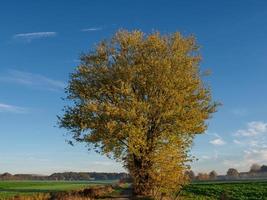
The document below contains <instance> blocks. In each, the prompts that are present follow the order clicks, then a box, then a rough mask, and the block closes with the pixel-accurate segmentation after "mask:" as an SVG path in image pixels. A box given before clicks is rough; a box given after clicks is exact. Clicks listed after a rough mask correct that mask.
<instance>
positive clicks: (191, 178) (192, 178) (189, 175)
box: [185, 170, 195, 180]
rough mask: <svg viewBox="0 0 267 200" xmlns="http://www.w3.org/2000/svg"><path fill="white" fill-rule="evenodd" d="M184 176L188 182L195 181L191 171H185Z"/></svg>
mask: <svg viewBox="0 0 267 200" xmlns="http://www.w3.org/2000/svg"><path fill="white" fill-rule="evenodd" d="M185 174H186V175H187V177H188V178H189V179H190V180H194V179H195V173H194V171H193V170H189V171H186V172H185Z"/></svg>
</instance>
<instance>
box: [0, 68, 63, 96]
mask: <svg viewBox="0 0 267 200" xmlns="http://www.w3.org/2000/svg"><path fill="white" fill-rule="evenodd" d="M0 81H2V82H9V83H17V84H21V85H26V86H31V87H34V88H39V89H45V90H50V91H59V90H63V89H64V88H65V86H66V84H65V83H64V82H62V81H58V80H54V79H50V78H48V77H45V76H43V75H40V74H33V73H30V72H22V71H18V70H9V71H8V72H7V74H6V75H5V76H0Z"/></svg>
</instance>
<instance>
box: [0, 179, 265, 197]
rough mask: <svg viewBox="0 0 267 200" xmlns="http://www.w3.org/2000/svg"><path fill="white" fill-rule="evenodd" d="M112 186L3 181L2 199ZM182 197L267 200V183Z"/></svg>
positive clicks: (194, 189)
mask: <svg viewBox="0 0 267 200" xmlns="http://www.w3.org/2000/svg"><path fill="white" fill-rule="evenodd" d="M110 183H114V181H90V182H74V181H73V182H71V181H68V182H67V181H65V182H64V181H1V182H0V200H4V199H8V198H9V197H12V196H15V195H32V194H36V193H46V192H59V191H69V190H77V189H82V188H85V187H90V186H94V185H103V184H110ZM179 196H180V197H181V199H183V200H219V199H225V200H226V199H227V200H265V199H266V200H267V182H266V181H242V182H199V183H193V184H190V185H188V186H186V187H185V188H184V189H183V191H182V192H181V194H180V195H179Z"/></svg>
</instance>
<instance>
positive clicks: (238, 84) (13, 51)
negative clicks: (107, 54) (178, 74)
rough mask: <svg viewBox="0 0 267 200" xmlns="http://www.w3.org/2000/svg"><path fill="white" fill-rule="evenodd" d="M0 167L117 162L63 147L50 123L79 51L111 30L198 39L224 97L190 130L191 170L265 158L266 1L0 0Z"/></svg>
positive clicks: (42, 169) (69, 167)
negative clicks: (199, 129) (199, 127)
mask: <svg viewBox="0 0 267 200" xmlns="http://www.w3.org/2000/svg"><path fill="white" fill-rule="evenodd" d="M0 24H1V29H0V173H2V172H6V171H9V172H11V173H38V174H49V173H52V172H55V171H58V172H60V171H107V172H111V171H122V170H123V168H122V167H121V166H120V164H119V163H115V162H113V161H111V160H109V159H107V158H105V157H104V156H100V155H97V154H95V153H94V152H88V151H87V150H86V148H85V147H84V146H83V145H76V146H74V147H72V146H69V145H68V144H67V143H66V142H65V140H66V139H68V137H67V136H64V134H65V130H60V129H58V128H57V127H56V125H57V124H56V123H57V118H56V115H58V114H60V113H61V109H62V107H63V105H64V102H63V101H62V100H61V97H64V96H65V95H64V90H63V88H64V87H65V85H66V82H67V80H68V76H69V73H71V72H72V71H73V70H74V68H75V66H77V65H78V64H79V55H80V54H81V53H83V52H88V51H89V50H90V49H92V48H93V47H94V44H96V43H97V42H98V41H100V40H102V39H105V38H110V37H111V36H112V34H113V33H114V32H115V31H116V30H118V29H120V28H124V29H128V30H133V29H141V30H142V31H144V32H147V33H149V32H151V31H153V30H159V31H160V32H162V33H169V32H175V31H180V32H181V33H183V34H184V35H189V34H194V35H195V36H196V38H197V41H198V43H199V44H200V45H201V54H202V55H203V61H202V63H201V69H203V70H204V69H211V71H212V76H211V77H209V78H207V79H206V82H207V83H208V84H210V85H211V87H212V90H213V96H214V99H215V100H218V101H220V102H222V103H223V106H222V107H220V109H219V112H217V113H216V114H214V117H213V119H211V120H210V121H209V129H208V131H207V133H206V134H204V135H200V136H198V137H197V138H196V140H195V144H194V146H193V150H192V154H193V155H194V156H196V157H197V158H198V159H199V160H198V161H195V162H194V163H193V169H194V170H195V171H196V172H199V171H205V172H208V171H211V170H212V169H215V170H216V171H217V172H219V173H222V174H223V173H225V171H226V170H227V169H228V168H229V167H235V168H237V169H238V170H239V171H244V170H248V168H249V166H250V165H251V164H252V163H259V164H267V115H266V114H267V103H266V102H267V92H266V89H267V79H266V74H267V45H266V44H267V37H266V35H267V26H266V24H267V2H266V1H263V0H262V1H261V0H257V1H252V0H250V1H249V0H245V1H243V0H242V1H241V0H240V1H238V0H235V1H230V0H229V1H214V0H212V1H209V0H205V1H197V0H195V1H193V0H191V1H186V0H184V1H182V0H180V1H174V0H173V1H172V0H167V1H163V0H162V1H160V0H154V1H152V0H147V1H141V0H135V1H130V0H124V1H123V0H113V1H103V0H102V1H101V0H100V1H93V0H92V1H81V0H77V1H59V0H58V1H27V0H26V1H12V0H10V1H5V2H4V1H2V2H1V3H0Z"/></svg>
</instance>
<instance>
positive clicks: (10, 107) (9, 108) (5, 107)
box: [0, 103, 27, 113]
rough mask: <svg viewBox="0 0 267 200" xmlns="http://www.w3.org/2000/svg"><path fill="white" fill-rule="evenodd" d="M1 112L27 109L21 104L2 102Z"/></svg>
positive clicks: (23, 111)
mask: <svg viewBox="0 0 267 200" xmlns="http://www.w3.org/2000/svg"><path fill="white" fill-rule="evenodd" d="M1 112H10V113H26V112H27V109H26V108H23V107H19V106H14V105H9V104H4V103H0V113H1Z"/></svg>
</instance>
